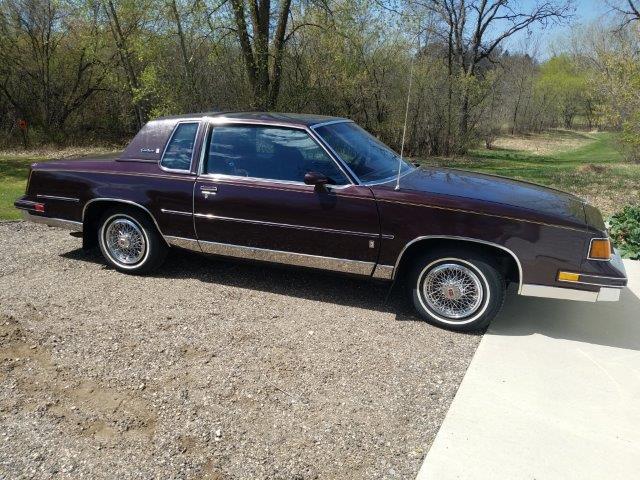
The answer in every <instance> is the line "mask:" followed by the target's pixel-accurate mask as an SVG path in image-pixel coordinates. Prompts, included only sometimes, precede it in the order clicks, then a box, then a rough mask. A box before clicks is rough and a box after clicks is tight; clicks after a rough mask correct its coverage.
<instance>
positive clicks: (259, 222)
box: [193, 213, 380, 238]
mask: <svg viewBox="0 0 640 480" xmlns="http://www.w3.org/2000/svg"><path fill="white" fill-rule="evenodd" d="M193 215H194V216H195V217H198V218H205V219H207V220H222V221H227V222H237V223H249V224H252V225H266V226H268V227H282V228H294V229H296V230H310V231H312V232H326V233H338V234H344V235H355V236H359V237H373V238H378V237H379V236H380V235H379V234H377V233H366V232H354V231H351V230H337V229H334V228H323V227H311V226H306V225H292V224H290V223H276V222H266V221H263V220H249V219H245V218H234V217H223V216H220V215H213V214H211V213H194V214H193Z"/></svg>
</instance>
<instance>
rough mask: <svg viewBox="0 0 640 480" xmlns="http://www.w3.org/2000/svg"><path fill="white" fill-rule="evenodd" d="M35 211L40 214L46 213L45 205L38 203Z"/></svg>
mask: <svg viewBox="0 0 640 480" xmlns="http://www.w3.org/2000/svg"><path fill="white" fill-rule="evenodd" d="M33 209H34V210H35V211H36V212H38V213H44V203H36V204H35V205H34V206H33Z"/></svg>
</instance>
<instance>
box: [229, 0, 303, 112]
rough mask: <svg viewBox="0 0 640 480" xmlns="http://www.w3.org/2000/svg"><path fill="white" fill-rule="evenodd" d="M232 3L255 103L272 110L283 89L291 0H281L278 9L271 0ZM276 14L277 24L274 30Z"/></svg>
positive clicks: (257, 105) (235, 0)
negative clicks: (281, 88) (272, 8)
mask: <svg viewBox="0 0 640 480" xmlns="http://www.w3.org/2000/svg"><path fill="white" fill-rule="evenodd" d="M231 6H232V8H233V16H234V19H235V24H236V32H237V35H238V41H239V42H240V48H241V49H242V56H243V59H244V64H245V68H246V71H247V77H248V79H249V83H250V85H251V89H252V91H253V97H254V106H255V107H256V108H258V109H261V110H270V109H272V108H273V107H274V106H275V104H276V101H277V99H278V94H279V93H280V81H281V75H282V56H283V54H284V47H285V43H286V38H285V34H286V31H287V22H288V20H289V14H290V13H291V0H279V2H278V9H277V11H275V12H273V11H272V10H271V1H270V0H231ZM247 7H248V8H247ZM274 17H275V18H276V28H275V31H272V30H271V24H272V18H274ZM249 23H250V24H251V30H249V26H248V25H249ZM250 32H251V34H250Z"/></svg>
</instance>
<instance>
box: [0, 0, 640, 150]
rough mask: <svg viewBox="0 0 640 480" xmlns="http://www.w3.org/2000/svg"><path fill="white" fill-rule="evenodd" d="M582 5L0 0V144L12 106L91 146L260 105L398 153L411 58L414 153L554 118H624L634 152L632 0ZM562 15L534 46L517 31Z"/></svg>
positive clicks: (59, 137)
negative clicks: (323, 118)
mask: <svg viewBox="0 0 640 480" xmlns="http://www.w3.org/2000/svg"><path fill="white" fill-rule="evenodd" d="M580 3H581V2H580V1H564V0H548V1H546V0H544V1H543V0H533V1H532V0H528V1H521V2H519V1H513V0H511V1H510V0H404V1H402V0H277V1H276V0H271V1H269V0H153V1H152V0H0V147H5V148H6V147H11V146H16V145H20V143H21V142H22V141H23V137H22V131H21V130H20V128H19V123H20V120H24V121H26V122H27V126H28V127H27V128H28V130H27V132H28V137H27V139H28V142H29V145H30V146H33V145H39V144H58V145H83V144H85V145H86V144H93V145H96V144H121V143H123V142H125V141H126V140H127V139H128V138H130V137H131V136H132V135H133V134H135V132H136V131H137V130H138V129H139V128H140V126H141V125H142V124H143V123H144V122H145V121H147V120H148V119H150V118H154V117H157V116H161V115H166V114H173V113H184V112H195V111H210V110H271V111H287V112H311V113H318V114H327V115H339V116H345V117H349V118H352V119H354V120H355V121H357V122H358V123H360V124H361V125H363V126H364V127H365V128H367V129H368V130H370V131H371V132H373V133H374V134H376V135H377V136H379V137H380V138H381V139H382V140H384V141H385V142H387V143H389V144H390V145H391V146H393V147H395V148H396V149H398V148H399V144H400V140H401V136H402V125H403V122H404V117H405V107H406V102H407V93H408V88H409V76H410V72H411V71H412V70H413V85H412V94H411V97H410V100H409V108H408V130H407V145H406V151H407V153H409V154H410V155H414V156H451V155H457V154H462V153H464V152H465V151H467V150H468V149H469V148H471V147H474V146H477V145H479V144H482V145H484V146H486V147H488V148H491V147H492V144H493V141H494V140H495V138H496V137H497V136H499V135H500V134H503V133H511V134H516V133H527V132H543V131H545V130H548V129H554V128H565V129H584V130H595V129H598V130H610V131H614V132H620V134H619V135H618V136H617V137H616V138H617V139H618V141H619V143H620V146H621V148H622V150H623V152H624V155H625V157H626V158H628V159H630V160H633V159H635V160H637V159H638V158H640V21H639V20H640V12H639V8H640V1H638V0H609V1H608V6H609V8H610V12H611V14H610V15H606V18H602V19H600V20H598V21H596V22H594V23H590V24H586V25H584V24H583V25H580V24H576V23H575V22H574V14H575V12H576V10H577V9H579V8H581V5H580ZM556 23H565V24H567V25H568V26H570V28H569V29H567V32H569V33H567V34H566V36H565V37H564V38H561V39H558V40H556V41H555V42H554V43H553V44H552V45H551V46H550V47H549V48H548V49H547V50H548V51H546V52H544V55H541V54H540V52H539V51H537V48H536V44H537V41H536V38H535V36H534V35H532V36H530V37H527V36H526V33H527V32H532V31H534V30H535V31H536V32H544V29H545V27H548V26H550V25H553V24H556ZM523 34H524V35H523ZM514 35H518V36H519V38H521V39H522V38H524V40H521V41H520V42H519V44H514V42H513V41H512V39H513V38H515V37H514ZM23 126H24V123H23Z"/></svg>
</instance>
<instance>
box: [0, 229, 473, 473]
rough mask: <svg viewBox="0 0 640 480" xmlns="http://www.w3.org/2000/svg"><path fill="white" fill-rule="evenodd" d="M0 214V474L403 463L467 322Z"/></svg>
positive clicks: (438, 415)
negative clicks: (109, 259) (91, 243)
mask: <svg viewBox="0 0 640 480" xmlns="http://www.w3.org/2000/svg"><path fill="white" fill-rule="evenodd" d="M80 244H81V241H80V240H79V239H77V238H74V237H72V236H70V235H69V234H68V232H65V231H62V230H57V229H52V228H47V227H44V226H37V225H31V224H25V223H22V222H3V223H0V277H1V278H0V353H1V356H0V360H1V365H2V367H1V370H0V478H32V477H33V478H78V477H81V476H85V477H86V478H118V479H126V478H200V479H231V478H233V479H260V478H274V479H310V478H322V479H325V478H345V479H359V478H367V479H369V478H376V479H378V478H411V477H413V476H414V475H415V474H416V472H417V471H418V468H419V466H420V463H421V460H422V458H423V456H424V455H425V453H426V451H427V449H428V448H429V446H430V444H431V442H432V441H433V439H434V437H435V434H436V432H437V429H438V427H439V426H440V423H441V422H442V420H443V418H444V415H445V413H446V411H447V409H448V407H449V404H450V402H451V400H452V398H453V396H454V394H455V392H456V389H457V388H458V385H459V383H460V381H461V379H462V376H463V375H464V372H465V370H466V368H467V365H468V363H469V361H470V360H471V357H472V356H473V353H474V351H475V349H476V346H477V344H478V342H479V341H480V336H478V335H468V334H460V333H452V332H448V331H444V330H440V329H437V328H435V327H432V326H430V325H428V324H426V323H424V322H421V321H419V320H418V319H417V318H416V317H415V316H414V315H413V313H412V310H411V308H410V306H409V305H408V304H407V302H405V301H404V298H403V295H401V294H400V293H396V294H394V295H393V296H392V298H391V300H390V301H389V303H388V304H387V305H385V304H384V297H385V295H386V291H387V289H386V287H385V285H384V284H375V283H369V282H366V281H361V280H355V279H350V278H345V277H340V276H332V275H328V274H324V273H317V272H310V271H294V270H287V269H281V268H275V267H269V266H259V265H249V264H242V263H231V262H228V261H223V260H219V259H213V258H204V257H201V256H198V255H195V254H190V253H186V252H179V251H174V252H172V253H170V255H169V257H168V258H167V262H166V264H165V265H164V267H163V268H162V269H161V271H160V272H159V273H157V274H156V275H154V276H152V277H134V276H128V275H123V274H120V273H117V272H116V271H114V270H111V269H109V268H107V267H105V266H104V265H103V264H102V261H101V258H100V255H99V253H98V252H96V251H90V252H85V251H83V250H81V249H80Z"/></svg>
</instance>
